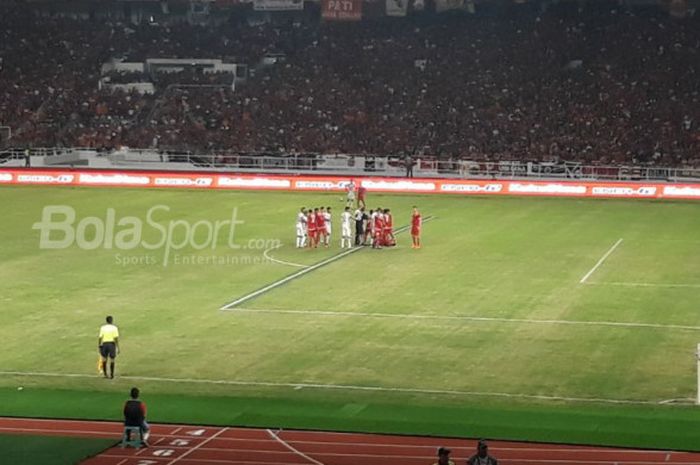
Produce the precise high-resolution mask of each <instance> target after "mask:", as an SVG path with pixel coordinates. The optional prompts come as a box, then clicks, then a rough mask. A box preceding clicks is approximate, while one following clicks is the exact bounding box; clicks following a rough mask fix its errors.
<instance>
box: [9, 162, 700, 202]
mask: <svg viewBox="0 0 700 465" xmlns="http://www.w3.org/2000/svg"><path fill="white" fill-rule="evenodd" d="M350 181H354V182H355V184H356V185H359V186H362V187H364V188H366V189H367V192H368V193H370V194H371V193H372V192H395V193H409V194H411V193H412V194H424V193H430V194H457V195H488V196H492V195H517V196H540V197H583V198H585V197H589V198H629V199H685V200H700V184H678V183H668V184H665V183H639V182H602V181H601V182H598V181H596V182H584V181H499V180H493V181H486V180H482V181H475V180H462V179H439V178H411V179H406V178H386V177H358V176H352V177H350V176H286V175H268V174H220V173H208V172H169V171H108V170H104V171H102V170H72V169H22V168H17V169H12V168H10V169H4V170H0V185H57V186H93V187H99V186H106V187H130V188H137V187H149V188H166V189H230V190H240V189H247V190H292V191H318V192H344V191H345V187H346V186H347V184H348V183H349V182H350Z"/></svg>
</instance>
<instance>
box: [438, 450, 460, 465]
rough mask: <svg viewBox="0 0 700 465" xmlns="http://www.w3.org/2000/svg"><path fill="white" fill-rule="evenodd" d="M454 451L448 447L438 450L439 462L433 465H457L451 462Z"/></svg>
mask: <svg viewBox="0 0 700 465" xmlns="http://www.w3.org/2000/svg"><path fill="white" fill-rule="evenodd" d="M451 453H452V451H451V450H450V449H448V448H447V447H440V448H439V449H438V450H437V456H438V460H437V462H435V463H434V464H433V465H455V463H454V462H453V461H452V460H450V454H451Z"/></svg>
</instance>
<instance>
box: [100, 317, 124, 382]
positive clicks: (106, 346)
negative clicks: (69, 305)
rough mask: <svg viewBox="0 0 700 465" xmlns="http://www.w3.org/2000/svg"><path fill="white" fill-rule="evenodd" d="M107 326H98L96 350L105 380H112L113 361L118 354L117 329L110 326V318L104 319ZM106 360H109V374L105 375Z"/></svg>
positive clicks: (112, 325) (114, 326)
mask: <svg viewBox="0 0 700 465" xmlns="http://www.w3.org/2000/svg"><path fill="white" fill-rule="evenodd" d="M106 321H107V324H105V325H102V326H100V335H99V337H98V339H97V348H98V349H99V351H100V356H101V357H102V373H104V377H105V378H114V359H116V358H117V354H118V353H119V328H117V327H116V325H114V324H112V322H113V321H114V320H113V319H112V317H111V316H108V317H107V318H106ZM107 359H109V368H110V373H109V375H107Z"/></svg>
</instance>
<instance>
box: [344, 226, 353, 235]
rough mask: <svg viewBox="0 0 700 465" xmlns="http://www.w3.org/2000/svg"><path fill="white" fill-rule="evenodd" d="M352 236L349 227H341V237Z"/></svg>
mask: <svg viewBox="0 0 700 465" xmlns="http://www.w3.org/2000/svg"><path fill="white" fill-rule="evenodd" d="M351 236H352V229H351V228H350V225H343V237H351Z"/></svg>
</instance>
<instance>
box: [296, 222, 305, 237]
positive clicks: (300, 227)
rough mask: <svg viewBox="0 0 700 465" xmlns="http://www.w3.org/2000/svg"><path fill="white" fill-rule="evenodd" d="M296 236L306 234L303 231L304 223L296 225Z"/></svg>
mask: <svg viewBox="0 0 700 465" xmlns="http://www.w3.org/2000/svg"><path fill="white" fill-rule="evenodd" d="M297 236H306V232H305V231H304V225H302V224H298V225H297Z"/></svg>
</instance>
